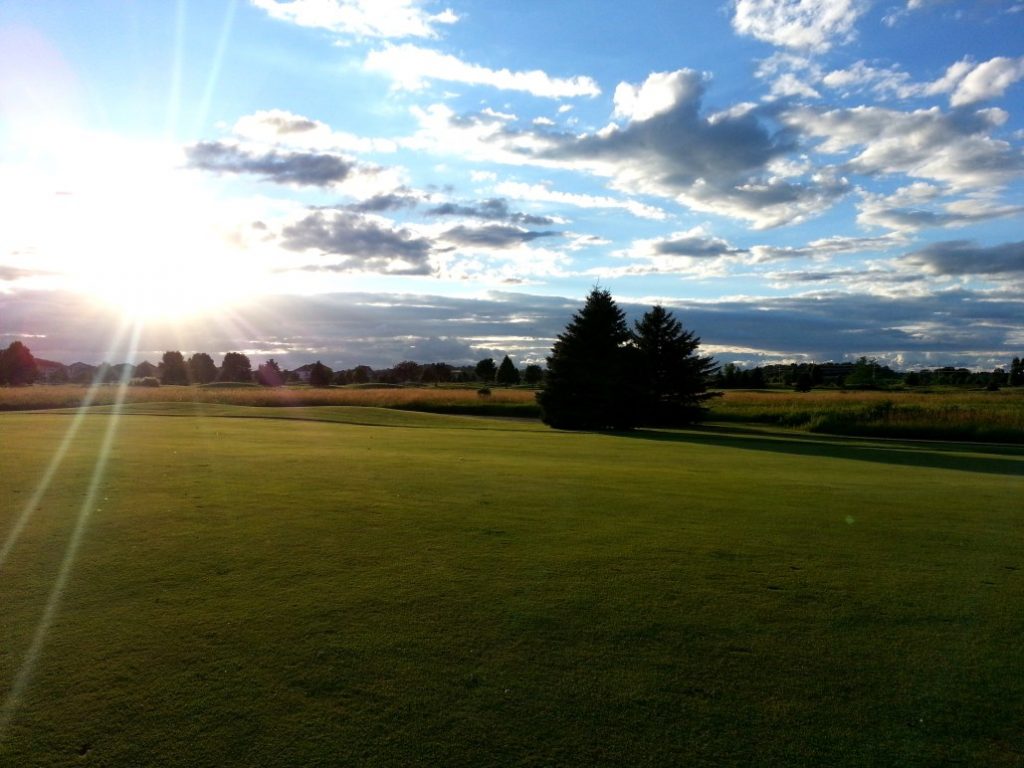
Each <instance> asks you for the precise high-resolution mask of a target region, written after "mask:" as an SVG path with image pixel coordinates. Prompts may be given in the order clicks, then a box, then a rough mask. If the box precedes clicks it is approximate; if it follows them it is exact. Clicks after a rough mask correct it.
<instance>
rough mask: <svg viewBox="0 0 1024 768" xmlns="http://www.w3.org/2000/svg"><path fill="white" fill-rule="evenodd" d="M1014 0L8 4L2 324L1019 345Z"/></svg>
mask: <svg viewBox="0 0 1024 768" xmlns="http://www.w3.org/2000/svg"><path fill="white" fill-rule="evenodd" d="M1022 223H1024V1H1022V0H974V1H973V2H952V1H947V2H943V1H942V0H880V1H878V2H873V1H872V0H731V1H729V0H707V1H703V2H701V1H698V2H692V3H670V2H665V1H664V0H632V2H630V3H621V2H606V1H605V0H586V1H583V0H560V2H550V1H549V0H516V1H515V2H499V1H498V0H450V2H446V1H445V0H438V1H437V2H434V0H176V1H173V0H166V1H165V2H148V1H146V2H143V1H141V0H140V1H138V2H128V1H127V0H42V1H40V0H5V2H4V3H2V4H0V344H2V345H4V346H6V345H7V344H9V343H10V342H11V341H13V340H15V339H19V340H22V341H24V342H25V343H26V344H27V345H28V346H29V347H30V348H31V349H32V351H33V353H34V354H35V355H36V356H37V357H42V358H45V359H53V360H59V361H62V362H66V363H70V362H74V361H84V362H90V363H97V362H100V361H105V360H106V361H111V362H120V361H131V362H139V361H141V360H144V359H148V360H150V361H154V362H155V361H158V360H159V358H160V356H161V354H162V353H163V351H164V350H168V349H179V350H182V351H184V352H194V351H205V352H209V353H210V354H212V355H213V356H214V357H215V359H219V357H220V356H222V355H223V354H224V353H226V352H228V351H240V352H244V353H246V354H248V355H249V356H250V358H251V359H252V361H253V364H254V365H256V364H257V363H259V362H262V361H263V360H265V359H267V358H270V357H273V358H274V359H276V360H277V361H279V362H280V363H282V364H283V365H284V366H286V367H296V366H299V365H302V364H304V363H308V362H312V361H313V360H322V361H323V362H324V363H325V364H327V365H329V366H331V367H332V368H334V369H342V368H351V367H354V366H356V365H371V366H374V367H384V366H389V365H393V364H394V363H397V362H399V361H400V360H415V361H417V362H421V363H428V362H438V361H444V362H448V363H452V364H466V363H471V362H475V361H477V360H480V359H483V358H485V357H491V356H493V357H499V358H500V356H501V355H504V354H509V355H510V356H511V357H512V359H513V360H514V361H515V362H516V363H518V364H520V365H525V364H528V363H537V362H543V359H544V357H545V356H546V355H547V354H548V353H549V350H550V347H551V344H552V342H553V341H554V338H555V336H556V335H557V334H558V333H559V332H561V330H562V329H563V328H564V327H565V325H566V323H567V322H568V320H569V319H570V317H571V315H572V313H573V312H574V311H575V310H577V309H578V308H579V307H580V306H581V305H582V302H583V300H584V298H585V296H586V295H587V293H589V292H590V291H591V290H592V289H593V288H594V287H595V286H599V287H601V288H603V289H606V290H608V291H610V292H611V293H612V295H613V296H614V297H615V298H616V300H617V301H618V302H619V304H620V306H622V308H623V309H624V310H625V311H626V312H627V315H628V316H629V317H630V318H631V319H635V318H637V317H639V315H640V314H642V313H643V312H644V311H645V310H646V309H647V308H649V307H650V306H651V305H653V304H655V303H661V304H664V305H665V306H666V307H667V308H669V309H671V310H672V311H673V312H674V314H675V315H676V317H677V318H678V319H679V320H680V321H681V322H682V323H683V325H684V326H685V327H686V328H687V329H689V330H691V331H693V332H695V333H696V334H697V335H698V336H699V337H700V338H701V339H702V341H703V344H702V351H703V352H704V353H706V354H712V355H714V356H715V358H716V359H717V360H718V361H719V362H720V363H723V364H724V363H727V362H735V363H738V364H740V365H746V366H751V365H759V364H765V363H775V362H803V361H819V362H824V361H828V360H832V361H841V360H853V359H856V358H857V357H860V356H862V355H863V356H867V357H873V358H876V359H878V360H879V361H881V362H885V363H887V364H890V365H893V366H894V367H899V368H916V367H932V366H939V365H957V366H966V367H970V368H979V369H991V368H993V367H996V366H1003V367H1005V366H1007V365H1008V363H1009V361H1010V359H1011V358H1012V357H1014V356H1017V355H1021V354H1024V290H1022V289H1024V231H1022V226H1021V225H1022Z"/></svg>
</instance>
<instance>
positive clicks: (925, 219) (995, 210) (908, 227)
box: [857, 182, 1024, 232]
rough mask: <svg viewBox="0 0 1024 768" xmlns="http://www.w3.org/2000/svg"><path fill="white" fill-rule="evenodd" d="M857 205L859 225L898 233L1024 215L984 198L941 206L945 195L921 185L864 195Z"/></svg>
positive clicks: (1019, 208) (1022, 209)
mask: <svg viewBox="0 0 1024 768" xmlns="http://www.w3.org/2000/svg"><path fill="white" fill-rule="evenodd" d="M861 194H862V196H863V199H862V200H861V202H860V203H858V205H857V210H858V213H857V223H858V224H861V225H862V226H867V227H884V228H886V229H890V230H893V231H894V232H916V231H919V230H922V229H929V228H935V227H941V228H952V227H965V226H968V225H971V224H977V223H978V222H982V221H989V220H991V219H1002V218H1008V217H1010V216H1019V215H1021V214H1024V206H1021V205H1000V204H998V203H996V202H994V201H993V200H991V199H988V198H987V197H984V196H974V197H965V198H959V199H955V200H947V201H945V202H941V203H940V202H938V198H940V197H942V196H943V193H942V191H941V190H940V189H939V188H938V187H935V186H933V185H930V184H925V183H923V182H917V183H914V184H911V185H910V186H907V187H901V188H900V189H898V190H896V192H894V193H893V194H891V195H876V194H871V193H869V192H862V193H861Z"/></svg>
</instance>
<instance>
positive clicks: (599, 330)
mask: <svg viewBox="0 0 1024 768" xmlns="http://www.w3.org/2000/svg"><path fill="white" fill-rule="evenodd" d="M630 339H631V337H630V333H629V327H628V326H627V325H626V316H625V314H623V312H622V310H621V309H619V307H618V305H617V304H616V303H615V301H614V299H612V296H611V294H610V293H609V292H608V291H604V290H601V289H599V288H595V289H594V290H592V291H591V292H590V295H589V296H588V297H587V300H586V303H585V304H584V306H583V308H582V309H581V310H580V311H579V312H577V313H576V314H574V315H573V317H572V321H571V322H570V323H569V325H568V326H566V328H565V330H564V331H563V332H562V333H561V334H559V336H558V339H557V341H555V344H554V346H553V347H552V348H551V356H550V357H548V376H547V382H546V384H545V386H544V389H543V390H541V391H540V392H538V393H537V402H538V403H540V407H541V412H542V415H543V419H544V423H545V424H549V425H550V426H552V427H556V428H558V429H607V428H609V427H611V428H615V429H628V428H630V427H633V426H635V424H636V416H637V414H636V412H635V402H634V401H633V400H632V399H631V397H630V391H629V390H630V389H631V388H630V387H629V385H628V377H627V374H628V371H629V365H630V363H631V362H632V357H633V355H632V353H631V350H630V346H629V345H630Z"/></svg>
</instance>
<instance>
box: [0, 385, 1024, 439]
mask: <svg viewBox="0 0 1024 768" xmlns="http://www.w3.org/2000/svg"><path fill="white" fill-rule="evenodd" d="M88 391H89V388H88V387H85V386H79V385H62V386H49V385H38V386H33V387H11V388H0V411H10V410H41V409H49V408H74V407H77V406H79V405H81V404H82V402H83V401H84V400H85V398H86V395H87V393H88ZM116 395H117V387H116V385H112V384H105V385H101V386H100V387H98V388H97V389H96V391H95V393H94V396H93V404H95V405H109V404H111V403H113V402H114V399H115V397H116ZM126 401H127V402H129V403H154V402H162V403H166V402H196V403H217V404H221V405H248V406H276V407H281V406H284V407H287V406H317V405H352V406H370V407H377V408H395V409H400V410H407V411H422V412H426V413H449V414H467V415H479V416H519V417H530V418H537V417H539V416H540V409H539V408H538V406H537V403H536V400H535V398H534V392H533V391H532V390H527V389H503V388H494V389H492V390H491V394H489V395H484V396H482V395H480V394H478V393H477V390H476V389H473V388H455V387H386V388H365V387H330V388H326V389H317V388H314V387H307V386H295V387H281V388H271V387H259V386H254V385H239V386H226V385H218V386H198V387H197V386H192V387H184V386H163V387H129V388H128V391H127V397H126ZM709 418H710V420H711V421H725V422H733V423H747V424H766V425H772V426H778V427H786V428H789V429H799V430H804V431H807V432H815V433H823V434H836V435H857V436H877V437H899V438H924V439H936V440H978V441H991V442H1013V443H1024V388H1018V389H1004V390H1002V391H999V392H985V391H963V390H953V391H943V392H927V393H926V392H872V391H844V390H828V391H825V390H818V391H813V392H806V393H798V392H785V391H765V390H759V391H744V390H731V391H727V392H725V393H724V396H723V397H719V398H715V399H714V400H712V401H711V412H710V417H709Z"/></svg>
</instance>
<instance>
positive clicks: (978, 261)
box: [904, 240, 1024, 276]
mask: <svg viewBox="0 0 1024 768" xmlns="http://www.w3.org/2000/svg"><path fill="white" fill-rule="evenodd" d="M904 260H905V261H906V263H908V264H910V265H911V266H914V267H918V268H920V269H923V270H925V271H926V272H928V273H930V274H933V275H957V276H959V275H1006V274H1014V275H1021V274H1024V241H1020V242H1016V243H1003V244H1002V245H991V246H981V245H978V244H977V243H976V242H974V241H973V240H946V241H943V242H939V243H932V244H930V245H927V246H925V247H924V248H922V249H921V250H919V251H914V252H913V253H908V254H907V255H906V256H905V257H904Z"/></svg>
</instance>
